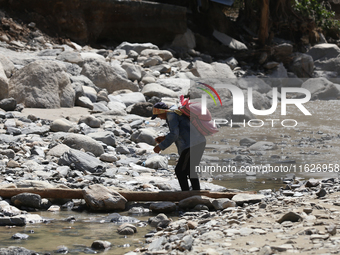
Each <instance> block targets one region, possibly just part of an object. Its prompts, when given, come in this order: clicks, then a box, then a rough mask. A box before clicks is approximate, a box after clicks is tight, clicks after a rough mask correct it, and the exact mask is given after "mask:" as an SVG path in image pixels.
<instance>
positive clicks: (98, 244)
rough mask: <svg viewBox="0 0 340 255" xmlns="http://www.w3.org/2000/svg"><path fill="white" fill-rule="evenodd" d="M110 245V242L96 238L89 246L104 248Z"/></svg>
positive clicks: (97, 248) (96, 248)
mask: <svg viewBox="0 0 340 255" xmlns="http://www.w3.org/2000/svg"><path fill="white" fill-rule="evenodd" d="M109 247H111V243H110V242H108V241H102V240H96V241H94V242H93V243H92V245H91V248H92V249H94V250H104V249H106V248H109Z"/></svg>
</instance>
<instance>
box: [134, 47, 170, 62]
mask: <svg viewBox="0 0 340 255" xmlns="http://www.w3.org/2000/svg"><path fill="white" fill-rule="evenodd" d="M140 55H141V56H144V57H154V56H159V57H161V58H162V59H163V60H164V61H168V60H169V59H171V58H172V57H173V56H172V53H171V52H170V51H168V50H158V49H145V50H143V51H142V52H141V53H140Z"/></svg>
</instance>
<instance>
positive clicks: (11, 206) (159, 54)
mask: <svg viewBox="0 0 340 255" xmlns="http://www.w3.org/2000/svg"><path fill="white" fill-rule="evenodd" d="M2 16H3V15H2ZM6 22H7V23H6ZM2 23H3V24H5V23H6V24H7V25H8V26H7V27H9V28H10V31H12V32H11V33H12V34H16V33H17V34H21V35H26V36H27V37H26V38H25V40H23V38H22V37H18V39H17V40H13V38H14V37H13V38H12V39H11V37H10V33H9V34H7V35H6V34H5V35H4V34H2V35H1V42H0V63H1V64H0V99H1V101H0V108H1V109H2V110H1V111H0V123H1V124H0V169H1V173H2V175H1V177H0V189H8V188H13V189H15V188H31V187H35V188H40V189H52V188H53V189H55V188H61V189H82V190H83V192H84V198H85V199H73V200H72V199H67V198H65V199H46V198H41V197H40V196H39V195H37V194H32V193H22V194H18V195H16V196H12V197H11V198H5V197H4V198H3V199H2V200H1V201H0V225H1V226H3V228H5V226H11V227H12V226H18V227H20V226H30V225H31V224H52V223H50V222H51V221H50V219H49V218H48V217H46V216H40V215H39V212H40V211H45V210H47V211H51V212H58V211H60V210H66V211H92V212H93V211H98V212H103V211H104V212H107V211H109V212H116V211H117V212H121V211H127V210H130V212H132V213H135V214H136V213H137V214H143V213H149V212H152V213H153V214H155V215H148V214H147V215H148V216H150V218H149V219H147V220H145V219H144V220H142V221H141V222H139V221H140V220H138V217H137V218H131V217H126V216H121V215H118V214H110V215H107V216H106V217H104V218H100V217H97V218H96V219H95V220H92V221H93V222H100V223H103V224H108V223H112V222H113V223H112V224H114V223H115V225H113V226H114V227H113V231H114V232H115V233H116V232H117V233H118V235H120V236H122V237H123V236H137V235H138V233H144V232H148V233H147V234H146V235H145V238H144V237H138V238H139V240H141V241H140V243H139V244H138V248H132V247H131V249H130V250H134V251H131V252H129V253H128V254H130V255H131V254H248V253H255V254H273V253H279V252H283V253H288V252H289V253H291V252H294V253H297V252H299V253H304V254H313V253H314V254H331V253H337V252H338V250H339V242H340V241H339V240H340V239H339V236H338V234H337V229H338V228H339V225H338V221H339V210H338V209H339V208H338V207H339V205H340V204H339V203H340V200H339V189H340V184H339V179H338V178H337V177H336V176H332V177H329V176H328V175H327V174H324V175H322V176H321V177H320V178H319V180H315V179H309V178H306V179H300V178H296V176H295V175H292V174H290V175H286V176H284V177H283V178H282V188H281V189H276V190H274V189H265V190H263V189H262V190H260V191H259V194H239V195H236V196H234V198H233V199H232V200H229V199H210V198H207V197H204V196H194V197H191V198H188V199H185V200H182V201H179V202H178V203H172V202H162V201H160V202H159V203H145V204H138V205H137V204H134V203H131V202H127V201H126V199H125V198H124V197H122V196H121V195H120V194H119V193H118V192H119V190H130V191H155V192H156V191H176V190H177V191H178V190H179V185H178V182H177V180H176V179H175V175H174V165H173V163H174V162H175V160H176V159H177V158H178V155H176V153H175V152H176V150H175V149H174V147H171V148H169V149H168V150H166V151H164V152H163V153H162V154H155V153H153V150H152V149H153V146H155V145H156V143H155V140H154V139H155V137H157V136H158V135H160V134H162V133H163V134H164V133H166V132H167V128H166V127H165V125H164V124H165V123H164V122H162V121H160V120H150V116H151V114H152V105H153V104H154V103H155V102H158V101H160V100H162V101H164V102H166V103H169V104H177V103H178V97H179V96H180V95H182V94H187V93H188V91H189V90H190V89H191V92H192V93H191V96H192V98H199V97H200V94H198V93H197V90H195V89H193V87H195V84H196V82H204V83H207V84H210V85H214V84H218V83H225V82H231V83H232V84H234V85H235V86H237V87H238V88H240V89H243V90H244V91H246V89H248V88H250V87H251V88H252V89H253V94H254V99H253V105H254V106H255V107H256V108H257V109H268V108H270V105H271V101H272V98H273V92H272V89H273V87H277V88H279V90H280V89H281V88H283V87H302V88H304V89H307V90H308V91H309V92H310V93H311V98H312V100H333V101H325V102H327V104H328V102H329V104H328V107H329V105H333V104H334V102H338V101H337V99H338V97H339V95H340V85H339V84H338V83H339V82H338V75H339V74H338V72H340V70H339V69H338V67H339V65H338V62H339V58H338V55H339V54H340V49H339V47H338V46H337V45H335V44H327V43H323V44H318V45H315V46H314V47H310V49H309V51H308V52H307V53H298V52H295V53H294V52H293V45H292V44H290V42H287V41H282V40H277V45H275V46H274V47H273V49H274V50H273V52H272V54H271V55H270V54H269V55H268V54H267V53H264V54H262V55H261V58H260V59H258V60H256V61H257V62H256V63H255V64H254V63H246V62H243V61H240V62H238V61H237V59H235V58H233V57H232V56H231V57H229V58H223V59H219V58H216V57H212V56H210V55H208V54H203V53H200V52H198V51H195V50H194V49H192V48H187V49H186V50H185V53H183V51H181V52H180V53H179V52H176V51H175V50H174V49H173V48H171V47H165V48H161V49H160V48H159V47H158V46H157V45H154V44H151V43H129V42H124V43H122V44H120V45H119V46H118V47H115V48H109V47H107V48H103V49H95V48H91V47H89V46H80V45H78V44H76V43H73V42H70V41H65V44H57V43H56V42H54V41H52V40H50V39H49V38H48V37H46V36H45V35H44V34H43V33H41V32H40V31H39V30H38V29H36V28H35V25H34V24H29V25H22V26H21V25H20V24H16V23H15V22H13V20H11V19H9V18H6V17H2ZM20 31H21V32H20ZM190 36H191V34H190V31H188V32H187V33H186V34H185V36H184V35H183V37H180V38H177V43H179V45H182V46H183V45H184V46H185V47H190V45H193V44H192V43H191V41H190V40H188V38H189V39H190V38H191V39H192V37H190ZM179 41H180V42H179ZM233 43H237V42H233ZM241 48H242V47H241ZM235 50H237V47H236V48H235ZM287 56H289V57H290V59H292V60H293V61H292V62H289V63H287V62H286V61H285V60H286V57H287ZM281 61H282V62H283V63H282V62H281ZM306 77H309V78H306ZM218 92H219V93H220V94H221V95H222V99H223V103H224V105H227V106H226V108H223V109H222V110H219V111H217V113H216V114H217V115H216V117H219V118H225V119H227V120H232V119H234V118H235V116H234V115H233V112H232V104H231V102H232V99H231V94H230V93H229V92H228V91H225V90H224V91H223V90H218ZM300 96H301V95H299V94H298V93H291V94H290V95H289V98H291V99H292V98H295V99H298V98H300ZM278 98H279V99H280V95H279V96H278ZM317 102H318V101H310V102H309V104H316V103H317ZM335 105H336V103H335ZM326 109H327V105H326ZM323 110H324V109H323ZM315 111H317V109H316V110H315ZM214 113H215V112H214ZM295 113H296V109H295V112H294V110H293V111H291V114H293V115H294V114H295ZM312 113H313V114H315V115H316V112H313V111H312ZM321 115H322V116H323V117H324V118H326V117H325V116H326V115H327V113H324V114H321ZM316 116H319V115H316ZM244 118H245V119H246V121H248V120H251V119H255V116H254V115H253V114H252V113H250V112H249V111H248V112H246V113H245V115H244ZM320 119H322V117H320ZM327 119H328V121H332V119H333V117H332V116H328V117H327ZM327 119H322V121H326V120H327ZM334 119H335V120H336V121H338V119H337V117H336V116H334ZM235 120H236V119H235ZM302 125H303V124H302ZM325 125H326V126H327V123H326V124H325ZM303 127H304V128H307V127H306V126H303ZM336 127H337V125H332V124H329V125H328V129H326V131H323V132H326V133H323V132H322V131H320V129H315V130H313V127H308V128H309V129H311V131H312V132H315V134H316V136H317V137H303V138H301V137H300V138H299V139H297V140H291V139H287V141H285V143H286V144H288V146H287V148H288V149H289V145H291V146H294V144H297V146H299V148H301V147H303V148H307V149H308V150H310V152H307V154H308V153H312V152H311V151H312V149H314V151H315V150H317V154H320V153H323V152H324V151H323V149H327V152H332V153H333V155H336V154H337V152H336V151H338V149H337V147H336V144H337V141H338V139H339V132H338V130H337V129H336ZM222 129H223V127H222V128H221V130H222ZM233 132H236V131H233ZM255 132H261V131H253V129H251V128H245V129H243V130H242V131H240V133H242V137H241V136H240V135H239V136H238V137H237V139H236V138H235V137H233V138H232V139H230V138H229V137H228V133H227V132H226V133H223V134H222V137H220V136H218V139H219V140H218V141H213V140H209V142H210V144H209V146H208V150H207V151H206V153H205V155H204V158H203V162H202V164H206V165H209V164H212V163H214V162H215V163H216V161H222V162H227V163H228V164H231V165H237V166H240V165H250V166H251V165H256V164H260V163H262V161H266V160H264V159H263V158H264V157H266V156H268V157H271V158H273V159H275V158H279V159H280V160H279V162H280V161H282V160H281V159H282V158H281V157H283V156H285V155H281V154H280V152H277V151H276V150H277V149H278V148H281V147H282V143H281V142H277V141H275V140H273V141H268V140H267V139H265V135H264V133H263V132H262V136H259V137H262V138H263V139H262V140H261V139H257V140H254V139H252V138H251V137H253V134H254V133H255ZM268 132H269V133H270V131H268ZM294 132H295V134H298V133H299V132H300V133H302V132H303V130H299V129H298V128H297V129H294ZM221 133H222V131H221ZM304 134H305V133H304ZM313 134H314V133H313ZM268 135H269V134H268ZM285 135H286V134H285V131H284V130H283V131H282V137H280V138H283V139H284V138H289V136H288V135H286V136H285ZM235 139H236V144H235ZM223 143H225V144H226V146H225V147H223V146H222V147H221V144H223ZM228 143H234V145H233V146H232V147H230V146H229V147H228V145H227V144H228ZM268 151H273V154H272V155H268V154H266V153H267V152H268ZM223 153H224V154H228V155H231V157H230V156H229V157H228V159H226V158H223V157H222V158H221V155H222V154H223ZM278 154H279V155H278ZM313 155H314V154H313ZM315 155H316V154H315ZM325 155H326V153H325ZM327 155H328V154H327ZM327 155H326V156H325V157H327ZM219 156H220V157H219ZM259 156H260V157H262V159H260V160H256V159H257V157H259ZM321 157H322V154H321ZM335 158H336V157H335ZM332 159H334V157H333V158H332ZM223 160H224V161H223ZM261 160H262V161H261ZM284 160H286V161H284V162H281V163H282V164H286V163H294V162H293V161H289V160H290V159H287V158H284ZM265 163H268V162H267V161H266V162H265ZM300 163H305V162H300ZM330 164H333V165H332V166H331V165H330ZM336 164H338V162H327V165H326V169H325V170H327V172H330V169H331V167H333V171H332V172H333V173H338V172H339V171H338V170H339V166H338V167H336V166H335V165H336ZM201 177H202V185H201V188H202V189H205V190H210V191H227V190H228V189H227V187H224V186H221V185H216V184H213V183H212V181H213V177H214V176H213V175H209V174H203V175H202V176H201ZM219 178H220V177H219ZM238 188H239V189H242V186H240V187H238ZM171 215H176V216H171ZM151 216H154V217H151ZM177 216H179V219H178V220H177V219H176V220H171V217H177ZM63 220H65V221H67V222H72V221H76V220H77V219H76V218H75V217H72V216H70V217H67V218H65V219H63ZM84 224H86V221H84ZM145 228H151V229H152V231H151V232H149V231H145ZM141 229H142V230H141ZM23 232H24V231H23ZM97 235H99V234H97ZM29 236H34V234H33V233H32V234H31V235H30V234H29ZM29 236H27V233H16V234H14V235H13V236H12V238H13V239H19V240H25V239H27V241H29V242H30V241H32V242H33V241H34V240H30V237H29ZM99 236H101V235H99ZM143 236H144V234H143ZM8 238H11V236H8ZM88 238H91V239H93V240H91V243H92V245H87V246H88V247H83V249H78V250H77V251H72V252H77V253H80V254H81V253H96V252H103V251H106V252H107V254H110V249H111V251H112V252H113V250H114V249H116V248H118V246H117V245H115V244H114V243H110V242H108V241H107V240H97V239H99V238H98V237H97V236H95V235H93V236H91V237H88ZM20 242H21V241H18V243H19V244H20ZM132 242H133V241H132ZM58 245H61V247H59V248H58V249H57V250H55V249H54V248H51V250H50V251H49V253H53V252H55V253H67V252H69V251H70V249H69V248H68V247H66V246H62V245H63V244H62V243H60V244H58ZM85 246H86V245H85ZM37 252H41V251H37ZM72 252H70V253H72ZM122 252H123V251H122ZM124 252H127V250H125V251H124ZM33 253H34V252H33V251H30V250H27V249H25V248H20V247H9V248H8V247H6V248H5V247H2V248H0V254H33Z"/></svg>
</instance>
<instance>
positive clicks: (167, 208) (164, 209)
mask: <svg viewBox="0 0 340 255" xmlns="http://www.w3.org/2000/svg"><path fill="white" fill-rule="evenodd" d="M150 210H152V211H153V212H156V213H170V212H173V211H176V204H175V203H173V202H157V203H152V204H151V205H150Z"/></svg>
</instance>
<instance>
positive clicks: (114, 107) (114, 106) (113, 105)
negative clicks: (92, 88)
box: [107, 101, 126, 111]
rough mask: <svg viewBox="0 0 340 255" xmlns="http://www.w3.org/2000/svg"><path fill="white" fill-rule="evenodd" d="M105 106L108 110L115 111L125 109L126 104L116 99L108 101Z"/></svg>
mask: <svg viewBox="0 0 340 255" xmlns="http://www.w3.org/2000/svg"><path fill="white" fill-rule="evenodd" d="M107 107H108V108H109V109H110V110H117V111H125V109H126V105H125V104H124V103H121V102H117V101H113V102H112V101H111V102H109V103H108V104H107Z"/></svg>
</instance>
